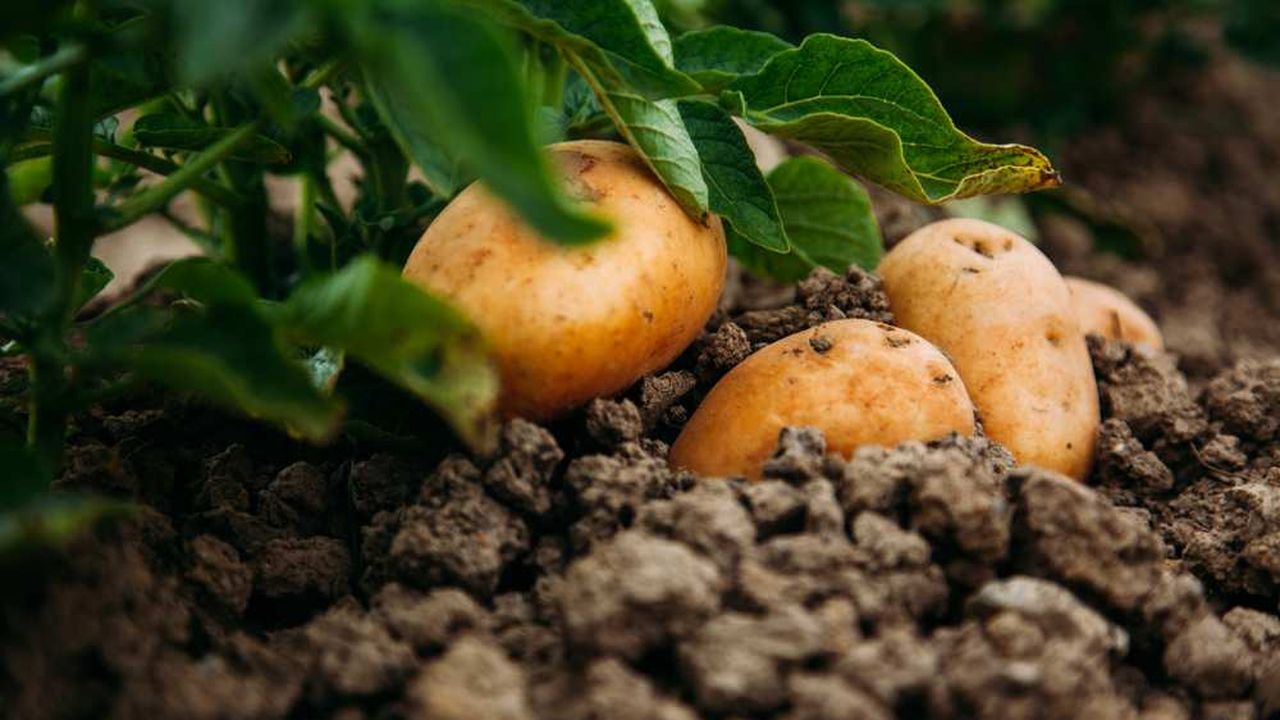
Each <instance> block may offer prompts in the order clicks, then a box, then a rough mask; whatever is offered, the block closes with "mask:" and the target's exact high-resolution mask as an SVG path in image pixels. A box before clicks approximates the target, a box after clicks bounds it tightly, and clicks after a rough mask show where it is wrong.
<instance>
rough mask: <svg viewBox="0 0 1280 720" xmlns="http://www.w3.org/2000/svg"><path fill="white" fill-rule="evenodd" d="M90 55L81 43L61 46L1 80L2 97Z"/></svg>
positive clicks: (43, 79)
mask: <svg viewBox="0 0 1280 720" xmlns="http://www.w3.org/2000/svg"><path fill="white" fill-rule="evenodd" d="M88 56H89V53H88V52H87V51H86V50H85V47H84V46H83V45H81V44H79V43H73V44H70V45H67V46H66V47H62V48H59V49H58V51H57V52H55V53H54V54H52V55H50V56H48V57H45V58H41V59H40V60H39V61H37V62H34V63H32V64H30V65H27V66H26V67H24V68H22V69H20V70H18V71H17V72H15V73H14V74H12V75H10V76H9V77H7V78H5V79H4V80H3V81H0V97H3V96H5V95H9V94H11V93H15V92H18V91H19V90H23V89H25V88H27V87H29V86H31V85H34V84H36V83H40V82H44V81H45V80H47V79H48V78H50V77H52V76H53V75H57V74H58V73H60V72H62V71H63V70H66V69H68V68H70V67H71V66H73V65H77V64H79V63H80V62H83V61H84V59H85V58H87V57H88Z"/></svg>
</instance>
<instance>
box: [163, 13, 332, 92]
mask: <svg viewBox="0 0 1280 720" xmlns="http://www.w3.org/2000/svg"><path fill="white" fill-rule="evenodd" d="M165 4H166V5H168V6H169V7H170V8H171V12H172V13H173V21H174V28H173V33H174V37H175V42H174V47H175V48H176V49H177V58H176V61H177V67H178V74H179V76H180V77H181V78H182V80H183V81H184V82H186V83H201V82H204V81H207V80H211V79H214V78H218V77H223V76H227V75H230V74H232V73H234V72H237V71H240V70H244V69H247V68H249V67H251V66H253V65H257V64H260V63H266V62H270V61H272V60H274V59H275V57H276V54H277V53H278V52H279V51H280V49H281V48H283V47H284V45H285V43H286V42H288V41H289V40H290V39H291V38H293V37H295V36H296V35H298V34H299V33H300V32H301V31H302V30H304V29H305V28H306V27H307V23H308V20H309V18H308V14H307V10H308V9H309V8H310V7H311V5H310V4H309V3H299V2H291V1H290V0H217V2H209V0H170V1H169V2H167V3H165Z"/></svg>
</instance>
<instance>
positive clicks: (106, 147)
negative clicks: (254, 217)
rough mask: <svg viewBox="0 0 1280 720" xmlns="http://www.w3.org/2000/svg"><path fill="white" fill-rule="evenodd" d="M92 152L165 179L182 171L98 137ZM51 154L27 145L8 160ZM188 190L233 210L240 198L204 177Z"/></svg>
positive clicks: (48, 148)
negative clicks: (162, 176)
mask: <svg viewBox="0 0 1280 720" xmlns="http://www.w3.org/2000/svg"><path fill="white" fill-rule="evenodd" d="M43 135H45V133H42V132H32V133H29V134H28V138H39V137H41V136H43ZM93 152H94V153H95V154H97V155H101V156H102V157H105V158H111V159H112V160H119V161H120V162H125V163H128V164H130V165H133V166H135V167H140V168H142V169H143V170H149V171H151V172H153V173H155V174H157V175H165V176H168V175H172V174H174V173H176V172H178V171H179V170H181V169H182V166H181V165H179V164H177V163H175V162H171V161H169V160H165V159H164V158H162V157H157V156H155V155H152V154H151V153H148V152H143V151H141V150H134V149H133V148H128V147H125V146H123V145H117V144H115V143H111V142H107V141H106V140H103V139H102V138H99V137H95V138H94V139H93ZM52 154H53V143H46V142H34V143H31V142H29V143H25V144H23V145H21V146H19V147H18V148H16V149H15V150H14V151H13V153H12V154H11V155H10V158H11V160H12V162H18V161H19V160H31V159H33V158H40V157H47V156H49V155H52ZM190 189H191V190H193V191H195V192H196V193H199V194H200V195H203V196H204V197H206V198H208V199H209V200H211V201H213V202H215V203H217V204H218V205H221V206H222V207H225V208H234V207H235V206H236V205H238V204H239V203H240V202H241V199H240V197H239V196H238V195H236V194H235V193H234V192H232V191H231V190H229V189H228V188H227V187H225V186H223V185H219V184H218V183H216V182H213V181H211V180H208V179H206V178H203V177H198V178H196V179H195V180H193V181H191V185H190Z"/></svg>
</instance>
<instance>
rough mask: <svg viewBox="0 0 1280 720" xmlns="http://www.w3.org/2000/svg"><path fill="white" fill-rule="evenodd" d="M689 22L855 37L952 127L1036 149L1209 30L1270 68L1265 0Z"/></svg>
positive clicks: (1269, 7)
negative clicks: (1023, 136) (902, 69)
mask: <svg viewBox="0 0 1280 720" xmlns="http://www.w3.org/2000/svg"><path fill="white" fill-rule="evenodd" d="M689 22H690V23H691V24H693V25H698V24H700V23H701V24H706V23H714V22H727V23H731V24H734V25H739V26H742V27H750V28H758V29H760V30H766V31H769V32H771V33H774V34H777V35H781V36H782V37H784V38H786V39H788V40H795V41H798V40H799V39H801V38H803V37H804V36H806V35H810V34H813V33H816V32H839V33H847V34H850V35H852V36H854V37H862V38H866V39H868V40H870V41H872V42H874V43H876V44H877V45H880V46H882V47H884V48H885V49H887V50H890V51H892V52H893V53H895V54H896V55H898V56H899V57H901V58H902V59H903V60H904V61H906V62H907V63H908V64H909V65H910V66H911V67H912V68H914V69H915V70H917V71H918V72H919V73H920V74H921V76H922V77H924V78H927V79H928V80H929V82H930V83H931V84H932V85H933V87H934V88H935V89H936V90H937V91H938V95H939V96H940V97H942V98H943V100H945V101H946V102H947V104H948V106H949V107H950V108H951V109H952V110H953V111H954V113H955V116H956V118H957V120H959V122H960V124H961V125H962V126H964V127H969V128H984V129H988V130H990V129H1003V128H1007V127H1009V126H1012V125H1018V126H1029V127H1030V128H1031V129H1032V130H1033V131H1034V132H1035V137H1037V138H1045V139H1047V141H1055V140H1057V139H1059V138H1061V137H1064V136H1066V135H1068V134H1070V133H1072V132H1075V131H1078V130H1079V129H1081V128H1082V127H1087V126H1089V125H1091V124H1095V123H1098V122H1103V121H1105V120H1106V119H1107V118H1109V117H1112V116H1114V114H1115V112H1116V110H1117V109H1118V107H1119V104H1120V102H1121V101H1122V100H1123V99H1124V98H1125V97H1126V96H1127V95H1129V94H1130V93H1131V92H1133V91H1134V90H1135V89H1137V88H1140V87H1142V86H1144V85H1147V84H1151V83H1159V82H1161V81H1162V80H1164V79H1166V78H1168V77H1170V76H1175V75H1176V74H1177V73H1178V72H1179V71H1180V70H1185V69H1190V68H1194V67H1197V66H1198V65H1199V64H1200V63H1201V62H1202V61H1203V60H1204V58H1205V57H1206V53H1207V52H1208V48H1207V46H1206V43H1205V39H1206V33H1207V32H1208V31H1213V30H1215V29H1217V28H1220V29H1221V32H1222V35H1223V36H1224V37H1225V39H1226V40H1227V41H1228V42H1229V43H1230V44H1231V45H1232V46H1234V47H1236V48H1237V49H1239V50H1241V51H1242V52H1244V53H1245V54H1247V55H1248V56H1250V57H1253V58H1256V59H1260V60H1263V61H1268V62H1280V50H1278V48H1280V44H1278V43H1276V41H1275V37H1276V33H1277V31H1280V3H1276V2H1274V1H1273V0H843V1H837V0H707V2H706V3H705V4H704V5H703V7H702V9H701V11H700V12H699V13H696V14H695V15H694V17H693V18H691V19H690V20H689Z"/></svg>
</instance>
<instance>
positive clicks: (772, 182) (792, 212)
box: [729, 157, 884, 282]
mask: <svg viewBox="0 0 1280 720" xmlns="http://www.w3.org/2000/svg"><path fill="white" fill-rule="evenodd" d="M768 179H769V186H770V187H772V188H773V195H774V197H775V198H776V199H777V202H778V210H779V212H780V213H781V215H782V222H783V224H784V225H785V226H786V228H787V235H788V237H789V238H790V239H791V252H790V253H788V254H786V255H780V254H777V253H770V252H764V251H762V250H761V249H760V248H759V247H757V246H754V245H750V244H748V243H746V242H744V241H743V239H742V238H740V237H735V236H732V235H731V236H730V237H729V249H730V252H732V253H733V255H734V257H736V258H738V260H739V261H740V262H742V263H743V265H745V266H746V267H747V268H748V269H749V270H751V271H752V272H754V273H756V274H759V275H763V276H766V277H771V278H774V279H776V280H781V281H783V282H793V281H795V280H799V279H800V278H802V277H804V276H805V275H807V274H808V273H809V271H810V270H812V269H813V268H815V267H818V266H822V267H826V268H828V269H830V270H832V271H834V272H837V273H843V272H844V271H845V270H847V269H848V268H849V266H850V265H857V266H858V267H861V268H863V269H864V270H872V269H874V268H875V267H876V265H877V264H878V263H879V262H880V256H881V255H882V254H883V253H884V246H883V243H882V241H881V238H880V228H879V227H878V226H877V224H876V219H875V215H874V214H873V213H872V210H871V198H870V197H868V196H867V191H866V190H864V189H863V188H862V186H861V185H859V184H858V183H857V181H855V180H853V179H852V178H850V177H848V176H847V175H845V174H844V173H841V172H840V171H839V170H837V169H835V168H833V167H831V166H830V165H829V164H827V163H826V162H825V161H823V160H821V159H819V158H816V157H793V158H790V159H788V160H786V161H784V162H783V163H782V164H781V165H779V166H778V167H776V168H774V169H773V172H771V173H769V178H768Z"/></svg>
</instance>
